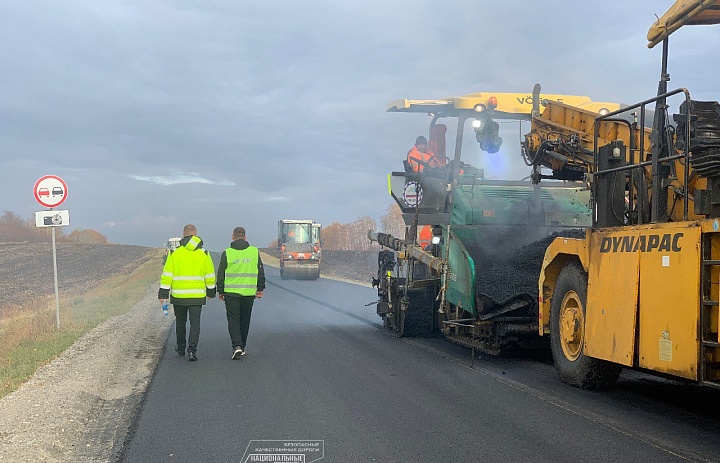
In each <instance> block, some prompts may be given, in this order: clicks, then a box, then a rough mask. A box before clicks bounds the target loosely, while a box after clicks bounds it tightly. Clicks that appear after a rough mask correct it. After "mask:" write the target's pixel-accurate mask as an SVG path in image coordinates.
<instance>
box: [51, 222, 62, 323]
mask: <svg viewBox="0 0 720 463" xmlns="http://www.w3.org/2000/svg"><path fill="white" fill-rule="evenodd" d="M50 230H51V234H52V251H53V277H54V278H55V328H56V329H57V330H58V331H60V296H59V295H58V281H57V252H56V251H55V227H50Z"/></svg>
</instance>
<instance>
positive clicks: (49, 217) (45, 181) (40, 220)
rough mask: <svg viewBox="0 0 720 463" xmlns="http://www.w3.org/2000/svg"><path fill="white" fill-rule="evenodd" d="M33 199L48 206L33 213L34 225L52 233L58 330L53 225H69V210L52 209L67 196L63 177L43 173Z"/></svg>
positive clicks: (56, 307) (57, 312)
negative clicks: (45, 228)
mask: <svg viewBox="0 0 720 463" xmlns="http://www.w3.org/2000/svg"><path fill="white" fill-rule="evenodd" d="M34 194H35V199H36V200H37V202H38V203H40V205H41V206H45V207H48V208H50V210H48V211H38V212H36V213H35V226H36V227H50V232H51V235H52V254H53V278H54V280H55V328H56V329H57V330H60V296H59V293H58V277H57V274H58V272H57V249H56V246H55V227H67V226H68V225H70V211H57V210H54V208H56V207H57V206H59V205H60V204H62V203H63V202H64V201H65V199H66V198H67V194H68V188H67V184H66V183H65V181H64V180H63V179H61V178H60V177H58V176H57V175H45V176H43V177H40V178H39V179H38V181H37V182H35V187H34Z"/></svg>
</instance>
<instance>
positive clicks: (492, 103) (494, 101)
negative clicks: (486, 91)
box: [488, 96, 497, 109]
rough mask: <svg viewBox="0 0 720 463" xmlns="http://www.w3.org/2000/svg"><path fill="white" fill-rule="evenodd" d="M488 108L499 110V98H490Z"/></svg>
mask: <svg viewBox="0 0 720 463" xmlns="http://www.w3.org/2000/svg"><path fill="white" fill-rule="evenodd" d="M488 108H490V109H495V108H497V97H494V96H491V97H490V98H488Z"/></svg>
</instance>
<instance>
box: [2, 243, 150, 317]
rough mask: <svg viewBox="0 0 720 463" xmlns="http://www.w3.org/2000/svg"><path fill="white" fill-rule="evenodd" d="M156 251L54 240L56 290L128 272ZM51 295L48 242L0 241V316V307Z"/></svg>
mask: <svg viewBox="0 0 720 463" xmlns="http://www.w3.org/2000/svg"><path fill="white" fill-rule="evenodd" d="M158 252H159V251H158V250H157V249H156V248H148V247H144V246H131V245H120V244H78V243H57V267H58V287H59V290H60V293H61V294H62V293H68V292H72V291H76V290H81V291H85V290H87V289H90V288H92V287H94V286H95V285H96V284H97V283H98V282H99V281H101V280H104V279H106V278H108V277H111V276H114V275H121V274H126V273H130V272H131V271H132V270H133V269H134V268H135V267H136V266H137V265H138V263H139V262H142V261H144V260H145V259H147V258H149V257H150V256H152V255H156V253H158ZM160 271H161V270H160V269H158V278H159V276H160ZM53 294H54V289H53V259H52V245H51V244H50V243H0V315H1V314H2V310H3V308H6V307H10V306H15V305H20V304H22V303H23V302H25V301H28V300H30V299H32V298H37V297H46V296H52V295H53Z"/></svg>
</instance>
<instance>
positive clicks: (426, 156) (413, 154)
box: [407, 146, 436, 172]
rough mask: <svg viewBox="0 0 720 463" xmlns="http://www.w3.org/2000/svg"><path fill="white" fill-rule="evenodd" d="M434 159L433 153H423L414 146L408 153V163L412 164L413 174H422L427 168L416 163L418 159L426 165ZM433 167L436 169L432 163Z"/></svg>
mask: <svg viewBox="0 0 720 463" xmlns="http://www.w3.org/2000/svg"><path fill="white" fill-rule="evenodd" d="M432 157H433V153H431V152H427V153H423V152H422V151H420V150H419V149H417V146H413V147H412V149H411V150H410V151H408V154H407V162H408V163H409V164H410V166H411V167H412V169H413V172H422V171H423V169H425V166H424V165H422V164H420V163H419V162H417V161H416V159H419V160H420V161H423V162H424V163H426V164H428V163H430V160H431V158H432ZM430 166H431V167H436V166H434V165H433V164H432V163H430Z"/></svg>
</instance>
